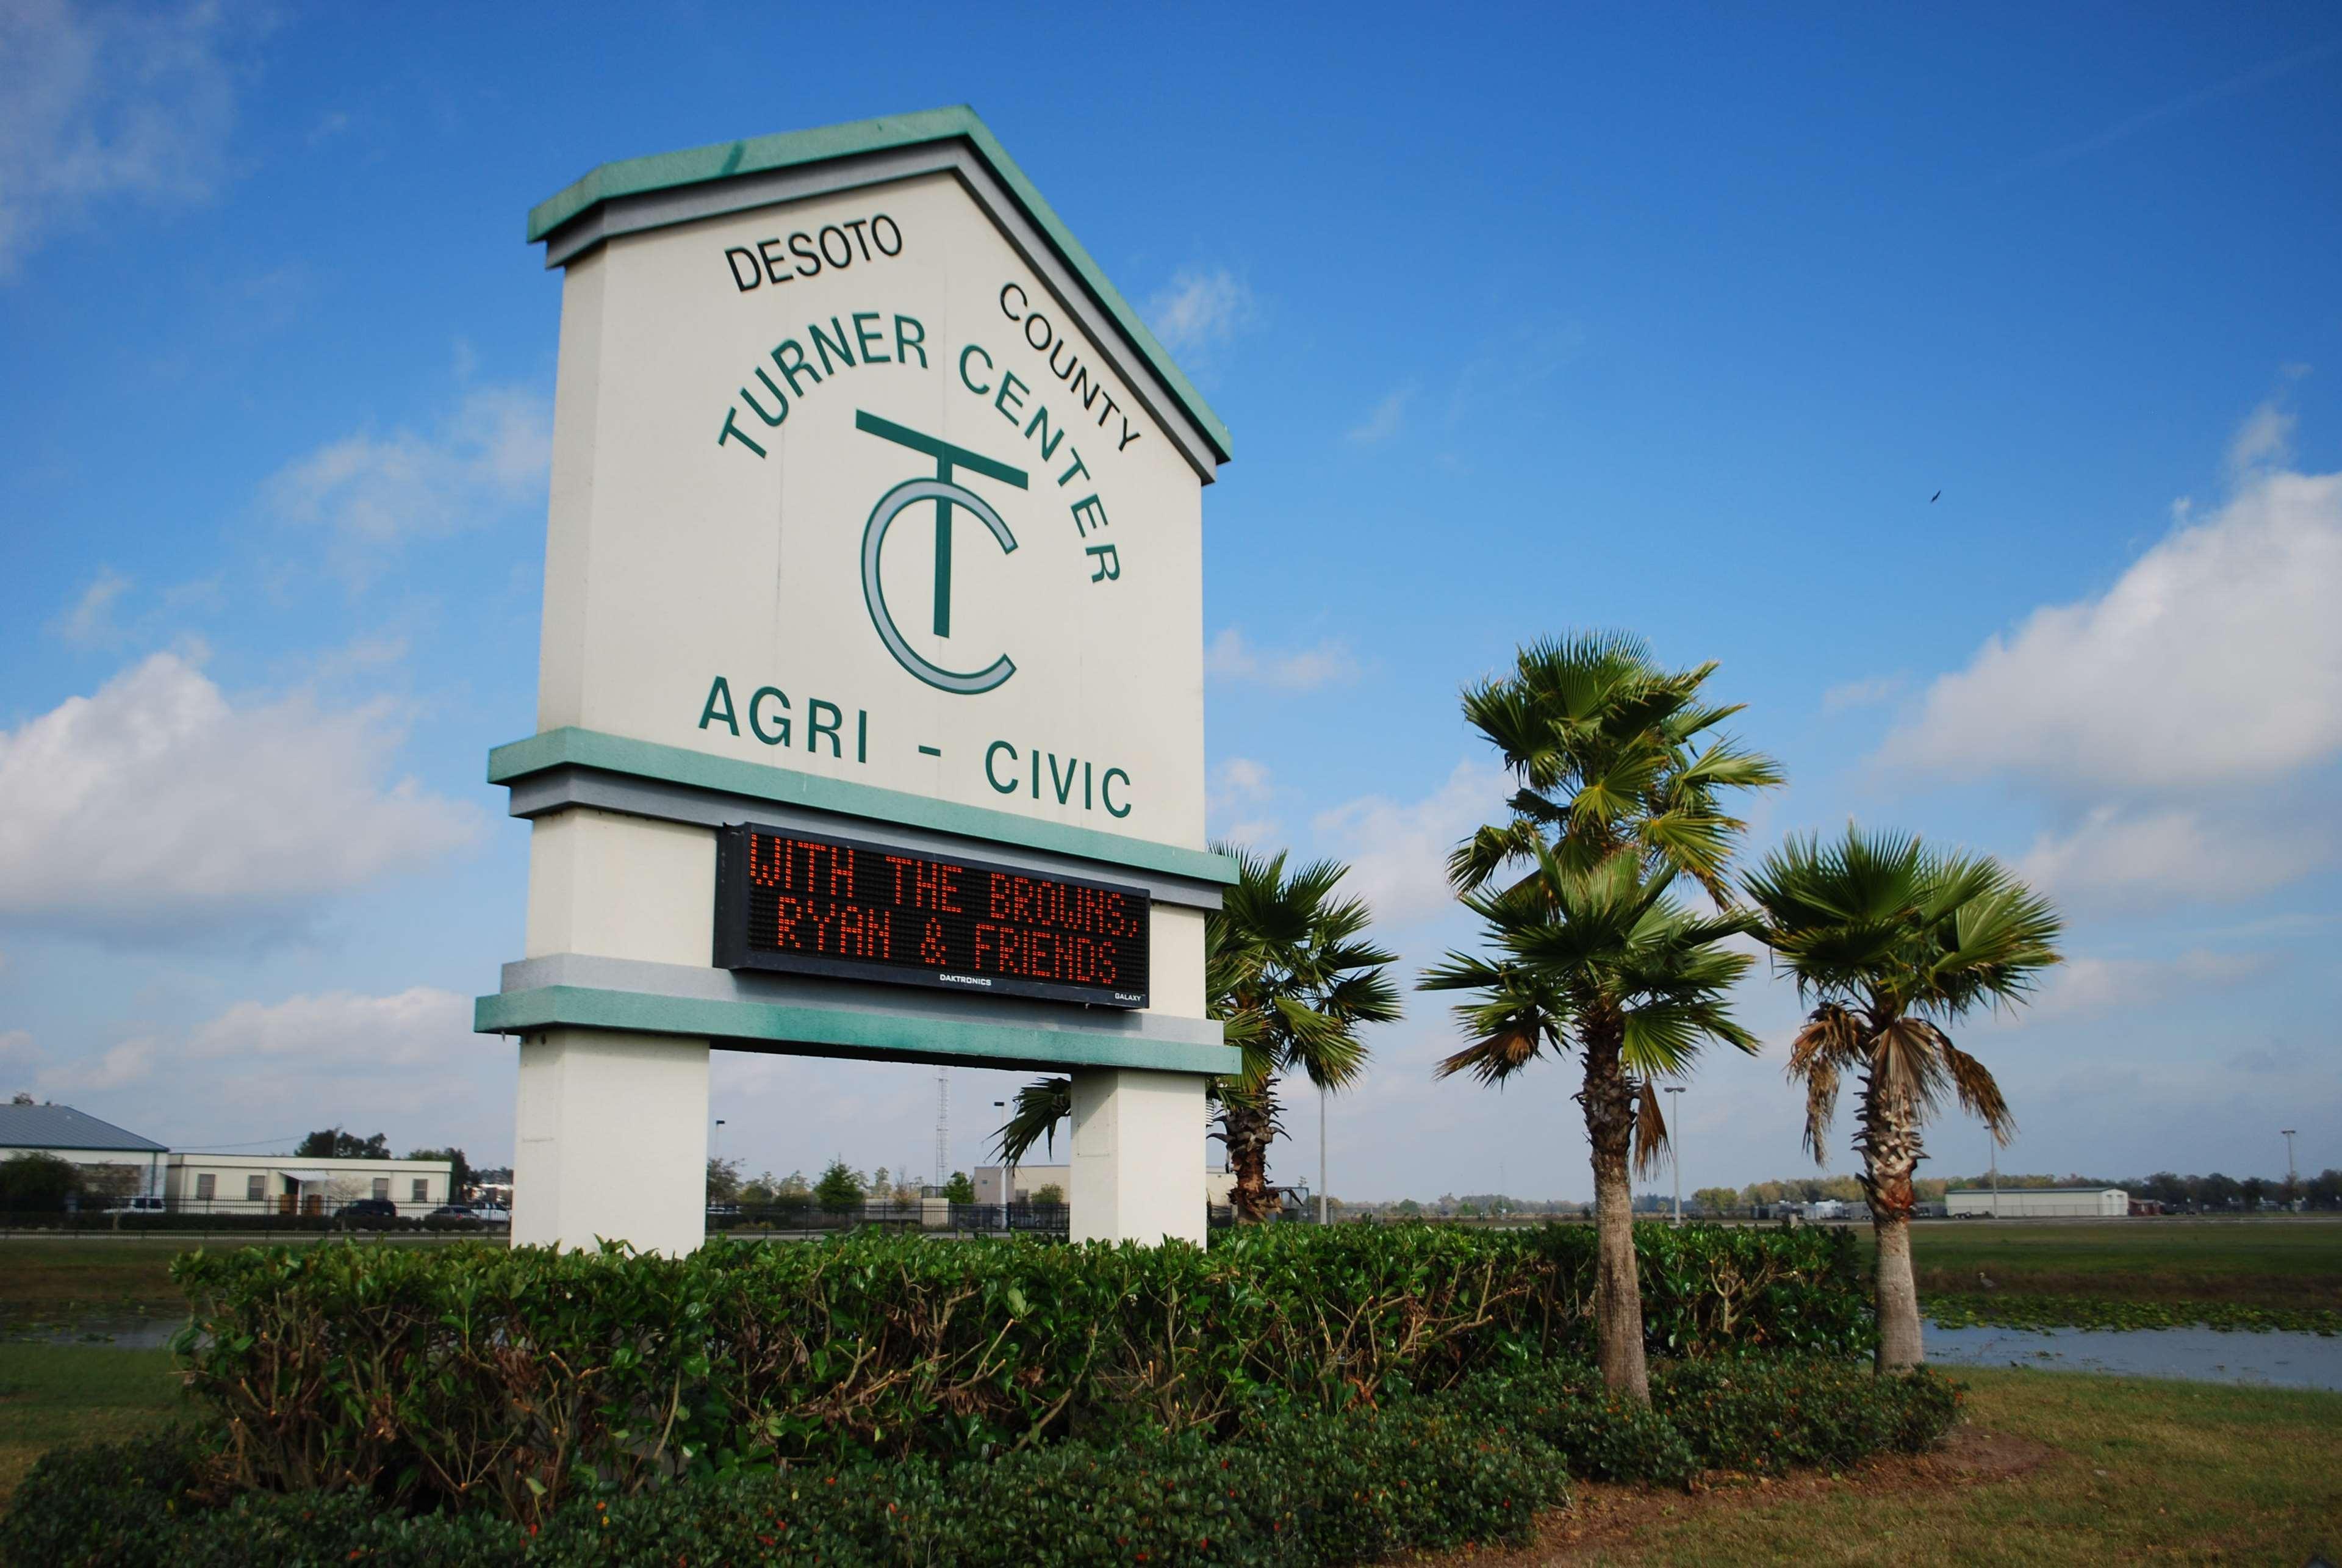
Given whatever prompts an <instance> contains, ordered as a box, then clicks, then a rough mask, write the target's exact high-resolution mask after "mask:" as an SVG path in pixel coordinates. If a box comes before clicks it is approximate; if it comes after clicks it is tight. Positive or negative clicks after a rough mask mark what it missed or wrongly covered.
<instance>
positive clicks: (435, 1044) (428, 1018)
mask: <svg viewBox="0 0 2342 1568" xmlns="http://www.w3.org/2000/svg"><path fill="white" fill-rule="evenodd" d="M480 1043H481V1042H480V1041H479V1040H478V1038H477V1037H476V1036H475V1035H474V1034H473V1033H472V1001H471V999H470V998H469V997H462V996H457V995H456V994H455V992H453V991H445V990H435V989H434V988H432V987H430V986H413V987H410V988H409V989H407V990H403V991H400V992H398V993H397V994H396V995H395V996H362V995H359V994H357V993H355V992H353V991H345V990H333V991H320V992H318V993H316V994H315V995H313V996H295V997H288V998H286V999H285V1000H283V1001H280V1002H272V1003H262V1002H256V1001H240V1002H238V1003H236V1004H235V1006H234V1007H232V1008H229V1009H228V1010H226V1011H225V1012H224V1013H222V1014H220V1016H219V1017H217V1018H215V1019H214V1020H211V1021H210V1022H209V1023H207V1024H205V1025H204V1026H203V1027H202V1028H200V1029H198V1030H195V1035H194V1037H193V1038H192V1039H191V1040H189V1041H188V1050H189V1051H190V1052H191V1053H192V1054H193V1055H195V1056H196V1057H199V1058H202V1059H204V1060H232V1061H258V1060H292V1061H295V1062H298V1063H299V1064H300V1065H301V1066H302V1067H304V1068H305V1069H307V1070H313V1071H318V1072H328V1071H345V1070H357V1071H372V1070H378V1069H382V1068H413V1067H421V1066H425V1065H428V1064H432V1063H444V1062H445V1060H447V1058H448V1056H449V1054H450V1053H451V1052H454V1051H458V1050H477V1049H478V1048H479V1045H480ZM272 1070H274V1069H272Z"/></svg>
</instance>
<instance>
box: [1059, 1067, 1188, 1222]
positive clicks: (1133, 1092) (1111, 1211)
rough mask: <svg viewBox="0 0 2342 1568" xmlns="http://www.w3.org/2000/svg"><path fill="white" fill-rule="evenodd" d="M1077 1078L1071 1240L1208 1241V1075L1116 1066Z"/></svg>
mask: <svg viewBox="0 0 2342 1568" xmlns="http://www.w3.org/2000/svg"><path fill="white" fill-rule="evenodd" d="M1073 1080H1074V1141H1073V1142H1074V1152H1073V1178H1072V1182H1073V1185H1072V1190H1071V1191H1068V1192H1067V1193H1066V1202H1067V1203H1068V1204H1069V1205H1070V1206H1071V1213H1070V1215H1069V1216H1068V1218H1069V1220H1070V1221H1071V1226H1072V1232H1073V1239H1074V1240H1075V1241H1146V1242H1149V1243H1152V1242H1156V1241H1166V1240H1171V1239H1175V1238H1176V1239H1177V1240H1179V1241H1193V1242H1195V1243H1196V1245H1197V1246H1201V1245H1203V1242H1204V1084H1205V1080H1204V1079H1203V1078H1202V1077H1201V1076H1200V1075H1198V1074H1196V1073H1189V1072H1144V1071H1140V1070H1136V1069H1132V1068H1118V1067H1102V1068H1076V1069H1074V1071H1073Z"/></svg>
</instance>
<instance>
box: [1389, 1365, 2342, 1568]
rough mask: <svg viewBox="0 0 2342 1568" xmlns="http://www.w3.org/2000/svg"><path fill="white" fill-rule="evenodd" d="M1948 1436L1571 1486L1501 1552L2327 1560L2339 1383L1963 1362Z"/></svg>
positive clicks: (2336, 1536) (1597, 1559)
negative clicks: (1918, 1447) (2155, 1377)
mask: <svg viewBox="0 0 2342 1568" xmlns="http://www.w3.org/2000/svg"><path fill="white" fill-rule="evenodd" d="M1958 1376H1959V1379H1960V1381H1961V1382H1966V1383H1967V1384H1968V1386H1969V1389H1970V1394H1969V1397H1968V1402H1967V1420H1966V1421H1965V1422H1963V1423H1962V1425H1961V1427H1960V1428H1959V1429H1958V1431H1957V1432H1956V1433H1955V1436H1954V1438H1953V1440H1952V1442H1950V1443H1949V1444H1948V1445H1947V1447H1946V1449H1945V1450H1944V1452H1941V1453H1938V1454H1932V1455H1928V1456H1926V1457H1924V1458H1921V1459H1917V1460H1911V1459H1898V1460H1897V1461H1895V1462H1873V1463H1870V1464H1866V1465H1863V1466H1860V1467H1858V1468H1857V1470H1856V1471H1855V1472H1853V1473H1848V1474H1847V1475H1844V1476H1823V1475H1814V1474H1806V1475H1797V1476H1791V1477H1788V1478H1786V1479H1784V1480H1778V1481H1773V1482H1766V1483H1736V1484H1731V1485H1726V1486H1722V1487H1718V1488H1716V1489H1714V1490H1709V1491H1705V1492H1701V1493H1696V1494H1695V1495H1690V1496H1686V1495H1685V1494H1683V1493H1657V1492H1649V1491H1645V1490H1642V1489H1640V1488H1635V1487H1625V1486H1604V1485H1596V1484H1592V1483H1581V1484H1580V1485H1579V1486H1577V1487H1576V1497H1575V1501H1574V1503H1573V1505H1572V1506H1571V1507H1570V1508H1568V1509H1566V1510H1560V1511H1556V1512H1555V1513H1549V1514H1547V1515H1546V1517H1545V1519H1544V1520H1543V1521H1542V1524H1541V1529H1540V1532H1539V1534H1538V1538H1537V1541H1536V1543H1535V1544H1534V1545H1533V1546H1531V1547H1528V1548H1526V1549H1524V1550H1520V1551H1512V1552H1478V1553H1450V1554H1448V1555H1446V1556H1443V1557H1436V1558H1430V1559H1426V1560H1425V1561H1426V1562H1427V1563H1440V1564H1443V1565H1446V1568H1462V1565H1464V1564H1467V1563H1468V1564H1472V1565H1473V1568H1498V1565H1503V1568H1527V1565H1529V1564H1546V1563H1556V1564H1559V1563H1893V1564H1897V1568H1907V1565H1908V1564H1911V1563H2024V1564H2043V1565H2051V1564H2073V1565H2074V1568H2084V1565H2087V1568H2100V1565H2102V1564H2105V1563H2135V1562H2139V1561H2142V1560H2147V1559H2155V1560H2162V1559H2166V1558H2170V1559H2176V1560H2178V1561H2182V1562H2191V1563H2212V1562H2217V1563H2287V1564H2292V1563H2303V1562H2306V1561H2307V1560H2308V1559H2309V1557H2310V1555H2311V1553H2324V1554H2325V1556H2326V1557H2327V1560H2329V1561H2342V1466H2337V1464H2336V1462H2335V1455H2336V1454H2337V1452H2342V1394H2335V1393H2311V1392H2297V1391H2294V1390H2278V1389H2245V1388H2230V1387H2223V1386H2219V1385H2214V1384H2205V1383H2182V1382H2149V1381H2146V1380H2137V1379H2127V1378H2110V1377H2102V1376H2098V1375H2097V1374H2093V1373H2087V1372H2022V1371H2006V1372H2004V1371H1991V1372H1987V1371H1982V1370H1977V1371H1973V1372H1960V1373H1959V1374H1958Z"/></svg>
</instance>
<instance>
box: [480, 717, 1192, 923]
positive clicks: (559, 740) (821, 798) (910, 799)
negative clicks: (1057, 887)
mask: <svg viewBox="0 0 2342 1568" xmlns="http://www.w3.org/2000/svg"><path fill="white" fill-rule="evenodd" d="M562 767H571V768H593V769H599V770H600V771H602V772H605V773H618V774H624V775H626V776H627V777H630V778H636V779H659V780H661V781H663V782H665V783H669V784H686V785H689V786H691V787H693V788H695V789H715V790H719V791H721V792H722V793H724V794H726V795H744V796H746V797H748V798H750V799H757V800H777V801H781V802H783V803H785V804H786V805H791V806H803V807H806V808H807V809H811V810H816V811H836V812H837V813H839V814H840V815H842V816H847V817H863V818H867V819H870V820H872V821H878V822H898V823H901V824H902V825H904V826H905V827H909V828H928V829H934V830H935V831H936V832H939V833H956V834H959V835H960V836H962V837H963V838H969V839H988V840H990V841H991V842H994V843H997V844H1019V845H1022V846H1024V847H1025V848H1026V849H1047V850H1051V851H1053V852H1055V853H1056V854H1060V855H1074V856H1077V857H1079V858H1080V859H1085V860H1097V861H1102V862H1104V863H1105V864H1107V865H1112V866H1132V867H1136V868H1138V869H1142V870H1148V871H1161V872H1164V873H1166V874H1167V875H1170V876H1175V877H1192V878H1194V879H1196V880H1197V881H1199V882H1217V883H1220V884H1222V885H1227V884H1232V883H1234V882H1235V881H1236V862H1235V861H1234V860H1231V859H1228V857H1226V855H1216V854H1213V853H1212V852H1211V851H1210V850H1208V849H1183V848H1181V847H1180V846H1178V845H1176V844H1156V843H1151V842H1149V841H1148V840H1146V839H1130V838H1125V837H1124V836H1123V835H1121V834H1119V833H1101V832H1099V831H1098V830H1097V829H1095V828H1074V827H1068V826H1066V824H1065V823H1062V822H1044V821H1039V820H1036V819H1033V818H1030V817H1019V816H1016V815H1014V814H1012V813H1010V812H1007V811H996V810H993V809H989V808H987V807H983V806H963V805H960V804H959V803H958V802H956V801H953V800H936V799H929V798H928V797H926V796H925V795H911V794H906V793H905V792H904V791H902V790H900V789H878V788H877V787H876V786H874V785H869V784H856V783H852V782H850V781H848V780H846V779H822V778H817V777H816V776H815V775H813V774H810V773H799V772H797V771H796V770H795V769H788V768H776V767H774V766H772V765H771V764H770V763H766V762H747V761H743V760H742V759H738V758H735V757H715V756H711V755H709V754H708V753H706V752H705V751H693V750H690V749H686V748H685V747H681V746H665V745H661V744H659V743H658V742H656V741H653V740H631V739H627V738H626V737H625V736H622V735H605V734H603V733H602V732H601V731H599V730H596V729H575V728H574V727H565V728H563V729H549V730H546V731H545V733H544V734H542V735H532V736H530V737H529V738H528V739H525V740H515V741H513V742H511V743H510V744H509V745H505V746H499V747H497V748H496V749H495V750H493V751H491V752H489V753H488V782H489V783H491V784H510V783H512V782H513V781H514V780H515V779H525V778H526V777H528V776H529V775H530V774H532V773H542V772H545V770H546V769H552V768H562Z"/></svg>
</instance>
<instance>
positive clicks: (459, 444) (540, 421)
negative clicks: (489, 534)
mask: <svg viewBox="0 0 2342 1568" xmlns="http://www.w3.org/2000/svg"><path fill="white" fill-rule="evenodd" d="M552 450H553V419H552V410H551V408H550V407H548V406H547V404H546V402H545V397H544V396H543V395H542V394H541V393H539V392H536V391H535V390H534V389H531V388H528V387H477V388H475V389H474V390H472V391H471V392H468V393H466V394H465V397H464V399H463V401H462V403H461V404H460V405H459V406H458V407H457V408H456V410H455V414H454V416H453V417H450V418H449V419H447V420H446V421H445V424H444V425H443V426H442V427H441V428H440V430H439V433H438V434H437V435H436V436H433V437H426V436H423V435H419V434H417V433H416V432H415V431H413V430H408V429H400V430H397V431H395V432H393V433H392V434H391V435H390V436H388V437H375V436H374V435H371V434H367V433H360V434H357V435H352V436H345V437H341V438H340V439H338V440H335V441H330V442H328V443H326V444H325V446H323V447H318V448H317V449H316V450H315V451H314V452H312V453H310V454H309V455H308V456H307V457H300V458H296V459H295V460H294V461H293V462H291V463H288V464H286V465H285V467H283V468H280V469H279V470H277V472H276V473H275V475H274V476H272V477H270V478H269V480H268V482H267V484H266V485H265V487H264V489H263V495H264V498H265V500H266V502H267V504H268V505H269V507H270V508H271V509H272V510H274V511H275V513H276V514H277V516H279V517H280V518H284V519H285V520H286V521H288V522H294V523H302V524H310V525H316V526H322V527H325V528H330V529H332V530H333V532H334V533H335V535H336V536H337V538H338V541H339V544H340V546H341V551H342V558H343V565H344V567H345V570H348V571H350V572H351V573H352V574H353V575H355V576H361V577H362V576H364V575H365V573H366V571H367V570H368V568H370V567H371V565H372V563H373V562H375V560H376V559H378V558H380V557H382V556H383V555H385V554H387V553H388V552H390V551H391V550H393V549H395V548H396V547H397V546H398V545H400V544H401V543H403V542H404V541H405V540H408V539H414V538H435V537H438V536H442V535H445V534H451V533H455V532H458V531H460V530H462V529H465V528H475V527H478V526H481V525H482V524H485V523H487V522H490V521H493V520H495V518H499V517H502V516H504V515H505V514H506V513H508V512H510V511H512V510H513V509H514V508H516V507H517V506H519V505H520V504H521V503H523V502H525V501H530V500H533V499H535V498H537V497H538V496H539V495H540V494H541V493H542V491H543V488H544V485H545V469H546V467H547V465H548V463H549V462H550V460H551V457H552Z"/></svg>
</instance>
